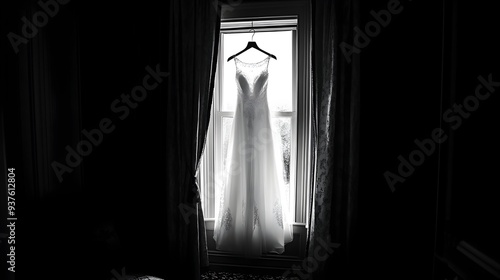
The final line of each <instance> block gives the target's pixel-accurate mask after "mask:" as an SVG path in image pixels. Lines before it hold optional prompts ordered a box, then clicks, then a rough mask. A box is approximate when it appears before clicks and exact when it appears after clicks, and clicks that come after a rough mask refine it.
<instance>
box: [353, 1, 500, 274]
mask: <svg viewBox="0 0 500 280" xmlns="http://www.w3.org/2000/svg"><path fill="white" fill-rule="evenodd" d="M389 2H392V1H370V2H369V3H368V2H364V3H363V11H362V18H363V20H362V22H364V23H367V22H370V21H372V20H373V17H372V15H371V14H370V11H371V10H374V11H376V12H377V11H380V10H381V9H387V8H386V7H387V3H389ZM445 2H446V5H445V6H443V2H442V1H436V2H434V3H433V4H430V3H429V2H425V3H424V2H422V1H413V2H412V1H401V2H400V3H401V4H400V5H401V6H402V7H403V9H402V11H401V12H400V13H399V14H397V15H394V14H393V15H392V18H391V22H390V23H389V24H388V25H387V26H386V27H383V28H382V29H381V32H380V33H379V34H378V36H375V38H372V40H371V42H370V44H369V45H368V46H367V47H366V48H364V49H362V51H361V58H362V60H361V61H362V90H361V97H362V111H361V116H362V126H361V151H362V152H361V174H360V176H361V177H360V180H361V181H360V189H359V221H358V225H359V231H358V236H357V238H358V239H357V240H358V241H359V243H358V248H357V253H358V257H359V260H360V262H359V270H368V271H369V272H368V273H369V274H370V275H372V276H376V277H377V276H378V277H383V278H384V279H432V275H433V271H434V277H436V278H434V279H445V278H448V279H453V278H454V277H455V276H456V275H458V274H457V272H456V271H455V272H454V274H453V273H452V274H449V272H448V274H447V273H446V272H445V271H446V270H444V269H442V267H448V266H449V267H452V266H454V267H455V269H456V268H457V267H458V270H465V271H468V274H467V273H466V274H462V275H460V277H464V278H465V275H467V276H468V277H470V279H487V278H484V275H485V274H484V273H483V272H484V271H483V272H478V271H479V270H481V269H480V268H479V266H477V264H474V263H473V262H471V261H470V260H468V261H463V257H464V256H463V255H462V254H461V253H459V252H458V251H457V249H456V246H457V244H458V242H459V241H460V240H466V241H467V242H469V243H471V244H473V245H474V246H475V247H476V248H478V249H479V250H481V251H482V252H484V253H486V254H487V255H488V256H490V257H491V258H493V259H497V260H498V258H499V256H498V252H499V244H500V243H499V242H498V241H497V238H496V237H495V236H498V231H496V230H494V229H493V227H494V225H493V224H494V222H493V221H494V220H495V218H494V217H495V216H496V215H497V214H498V211H499V209H498V207H497V206H495V205H498V203H496V202H495V201H496V196H494V195H493V192H494V191H495V190H494V187H493V186H494V185H495V182H496V181H497V178H496V176H495V170H496V167H497V166H498V164H496V158H497V157H498V145H497V143H498V136H496V135H497V133H496V130H497V129H496V125H495V123H496V122H495V120H496V119H497V118H496V117H495V108H496V107H497V104H498V98H496V97H495V96H494V95H495V93H493V94H492V95H491V97H489V98H488V99H487V100H484V101H481V102H480V105H479V107H478V108H477V109H474V110H473V111H471V112H469V113H470V116H469V117H467V118H464V117H461V119H462V121H463V122H462V124H461V125H460V126H459V127H458V128H456V129H453V128H451V127H452V126H453V125H455V124H456V121H450V120H449V119H448V120H447V119H445V118H444V117H443V116H444V114H445V112H446V111H447V110H449V109H450V108H453V104H455V103H456V104H463V100H464V99H465V98H466V97H468V96H471V95H474V92H475V88H476V86H477V85H478V84H479V81H478V76H480V75H481V76H483V77H485V78H486V77H487V76H488V75H489V74H490V73H492V75H493V80H494V81H498V80H500V77H499V76H498V75H499V74H498V62H499V56H498V47H499V45H498V43H497V40H496V39H495V36H493V34H495V32H496V31H495V30H496V22H495V18H496V16H495V12H494V9H493V7H492V6H491V5H489V4H469V5H467V6H465V5H458V8H456V7H457V5H455V4H453V3H454V2H457V1H445ZM443 7H444V8H443ZM454 7H455V8H454ZM443 9H444V14H443ZM443 15H444V18H443ZM443 23H444V24H445V25H444V29H443ZM363 27H364V26H363ZM443 30H444V33H443ZM442 53H443V55H442ZM442 58H443V59H442ZM442 63H443V64H442ZM442 71H443V74H442V73H441V72H442ZM441 87H443V90H442V92H441ZM457 115H458V113H452V114H450V115H448V117H450V116H455V120H456V116H457ZM435 128H442V129H443V133H444V134H443V135H445V136H443V138H442V139H445V141H444V142H443V143H442V144H441V145H440V148H439V145H437V144H436V145H435V146H436V148H435V150H434V152H432V153H429V156H427V155H426V156H425V160H424V162H423V163H422V164H421V165H420V166H417V167H415V169H414V171H413V172H409V173H411V175H409V176H408V177H407V178H404V182H396V181H395V182H396V183H395V184H394V192H393V191H392V190H391V188H390V187H389V184H388V183H387V182H386V179H385V178H384V172H386V171H390V172H393V173H394V174H395V175H401V174H399V172H398V165H399V164H400V160H399V159H398V156H399V155H401V156H402V157H403V158H404V159H406V160H408V159H409V154H410V153H411V152H412V151H414V150H415V149H417V145H416V144H415V143H414V140H415V139H418V140H420V141H422V140H424V139H426V138H431V136H432V131H433V129H435ZM428 147H430V146H428ZM402 177H404V176H402ZM393 180H397V179H395V177H393ZM438 187H439V197H438ZM437 201H439V203H438V204H437V203H436V202H437ZM436 222H437V224H438V227H437V228H436V226H435V224H436ZM436 230H437V232H435V231H436ZM435 233H437V235H436V237H437V240H435ZM435 241H436V243H435ZM434 245H436V248H434ZM435 250H436V251H435ZM451 251H453V253H450V252H451ZM435 252H436V255H437V256H438V258H436V260H437V259H440V258H442V257H443V256H444V260H445V261H443V262H441V263H439V262H438V263H439V264H437V265H436V266H435V265H434V263H433V262H434V253H435ZM457 258H458V259H457ZM452 260H454V261H452ZM461 261H462V262H461ZM448 270H449V268H448ZM365 273H366V272H365V271H364V272H363V274H365ZM477 273H480V274H477ZM481 273H482V274H481ZM486 274H487V273H486ZM490 276H491V275H490ZM376 277H374V278H376ZM458 279H462V278H458Z"/></svg>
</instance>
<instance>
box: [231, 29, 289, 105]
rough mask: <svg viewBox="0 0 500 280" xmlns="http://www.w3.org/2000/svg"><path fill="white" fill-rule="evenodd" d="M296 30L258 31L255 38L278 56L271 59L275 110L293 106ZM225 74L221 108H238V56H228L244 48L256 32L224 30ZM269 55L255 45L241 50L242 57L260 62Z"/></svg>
mask: <svg viewBox="0 0 500 280" xmlns="http://www.w3.org/2000/svg"><path fill="white" fill-rule="evenodd" d="M292 35H293V31H273V32H257V33H255V35H254V41H255V42H256V43H257V45H258V46H259V47H260V48H261V49H262V50H265V51H266V52H268V53H271V54H274V55H275V56H276V58H277V60H275V59H271V60H270V61H269V68H268V70H269V80H268V87H267V96H268V100H269V107H270V109H271V111H281V112H287V111H292V110H293V107H292V106H293V105H292V104H293V101H292V95H293V92H292V89H293V79H292V74H293V60H292V58H293V56H292V53H293V45H292V39H293V37H292ZM223 37H224V38H223V48H222V49H223V53H224V54H223V68H224V70H223V77H222V98H221V110H222V111H234V110H235V105H236V96H237V89H236V81H235V75H236V66H235V62H234V59H233V60H231V61H227V59H228V58H229V57H230V56H232V55H233V54H236V53H238V52H240V51H241V50H243V49H244V48H245V47H246V45H247V42H248V41H250V40H251V38H252V33H226V34H223ZM264 58H266V55H265V54H264V53H262V52H260V51H257V50H255V49H250V50H247V51H246V52H244V53H242V54H240V55H239V56H238V59H240V60H241V61H244V62H259V61H261V60H263V59H264Z"/></svg>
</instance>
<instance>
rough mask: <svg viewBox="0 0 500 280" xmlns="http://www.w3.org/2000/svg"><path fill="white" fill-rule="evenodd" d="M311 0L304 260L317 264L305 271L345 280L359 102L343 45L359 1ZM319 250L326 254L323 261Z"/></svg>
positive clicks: (355, 59)
mask: <svg viewBox="0 0 500 280" xmlns="http://www.w3.org/2000/svg"><path fill="white" fill-rule="evenodd" d="M311 3H312V7H311V11H312V34H313V35H312V77H313V122H314V124H313V130H314V131H313V137H314V142H313V143H314V145H315V147H314V150H315V153H314V154H315V160H314V162H315V166H314V172H313V178H314V180H315V182H314V183H313V186H312V191H311V204H310V205H311V208H310V212H309V213H310V217H309V227H310V230H309V238H308V259H309V261H311V262H317V263H318V267H317V268H316V269H311V271H309V272H310V274H311V275H312V276H313V278H314V279H326V277H327V276H328V278H331V277H332V276H333V277H334V278H335V277H337V278H336V279H346V278H349V277H348V273H349V271H350V267H351V266H352V257H351V252H352V249H353V248H352V239H353V230H354V228H355V224H354V223H355V220H356V211H355V210H356V200H357V199H356V196H357V185H358V154H359V106H360V105H359V56H358V54H349V53H348V52H344V51H343V49H342V48H345V46H346V45H349V46H355V44H354V42H353V41H354V34H353V33H354V32H353V29H354V27H355V26H359V16H358V14H359V1H358V0H336V1H330V0H313V1H312V2H311ZM344 50H345V49H344ZM321 249H323V250H326V252H327V253H328V258H327V259H326V260H324V261H323V259H324V256H323V253H321V254H319V253H318V252H319V250H321ZM322 252H323V251H322ZM320 256H321V257H320ZM312 267H314V266H312Z"/></svg>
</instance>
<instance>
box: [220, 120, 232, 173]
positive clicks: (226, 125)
mask: <svg viewBox="0 0 500 280" xmlns="http://www.w3.org/2000/svg"><path fill="white" fill-rule="evenodd" d="M232 126H233V118H231V117H225V118H222V170H227V169H226V161H227V147H228V144H229V136H230V134H231V129H232Z"/></svg>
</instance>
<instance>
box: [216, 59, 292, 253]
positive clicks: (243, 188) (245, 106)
mask: <svg viewBox="0 0 500 280" xmlns="http://www.w3.org/2000/svg"><path fill="white" fill-rule="evenodd" d="M235 64H236V83H237V88H238V93H237V94H238V96H237V104H236V110H235V113H234V119H233V125H232V130H231V134H230V138H229V144H228V152H227V163H228V164H227V170H226V173H225V174H226V177H225V184H224V190H222V192H221V197H220V206H219V211H218V215H217V216H218V217H217V219H216V221H215V228H214V239H215V241H216V248H217V249H218V250H223V251H232V252H239V253H243V254H246V255H253V256H258V255H261V254H262V253H269V252H272V253H278V254H281V253H283V252H284V247H285V244H286V243H288V242H291V241H292V225H291V223H290V221H289V219H288V217H287V215H286V212H284V211H283V210H284V209H285V206H284V205H286V204H285V203H284V202H285V201H284V195H283V194H284V182H283V173H282V155H281V148H280V144H281V142H280V138H278V137H279V136H277V135H276V134H275V133H273V131H272V129H271V115H270V112H269V106H268V101H267V82H268V65H269V57H267V58H266V59H264V60H263V61H261V62H257V63H246V62H242V61H240V60H238V59H237V58H235Z"/></svg>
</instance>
